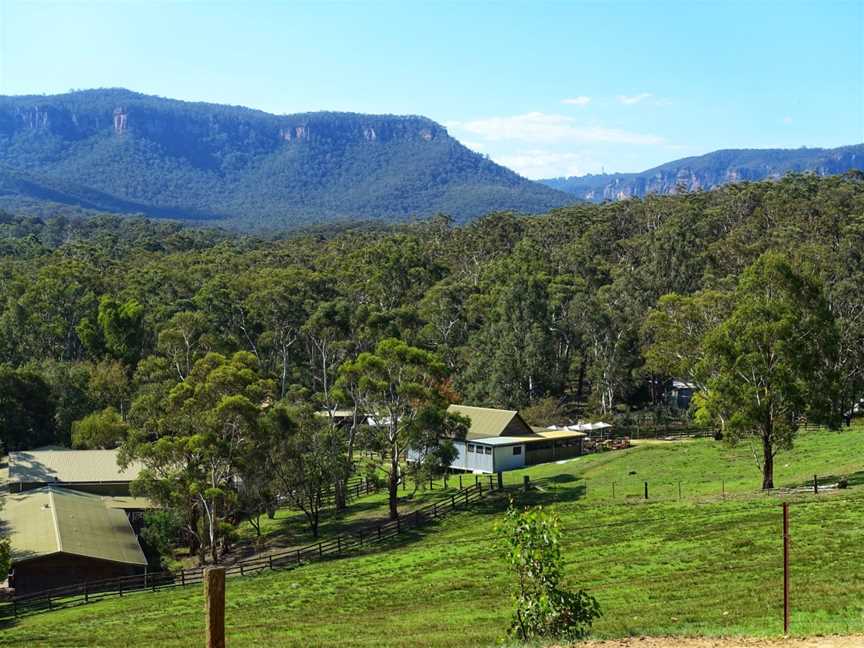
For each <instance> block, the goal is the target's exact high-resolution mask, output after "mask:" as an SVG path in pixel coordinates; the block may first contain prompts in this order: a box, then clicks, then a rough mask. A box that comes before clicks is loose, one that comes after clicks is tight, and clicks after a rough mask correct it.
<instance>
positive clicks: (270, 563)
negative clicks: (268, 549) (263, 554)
mask: <svg viewBox="0 0 864 648" xmlns="http://www.w3.org/2000/svg"><path fill="white" fill-rule="evenodd" d="M267 566H268V567H269V568H270V571H273V554H270V555H269V556H267Z"/></svg>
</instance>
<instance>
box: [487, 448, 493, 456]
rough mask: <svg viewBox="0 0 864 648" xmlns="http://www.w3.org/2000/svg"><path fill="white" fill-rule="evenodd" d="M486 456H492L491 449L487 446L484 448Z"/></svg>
mask: <svg viewBox="0 0 864 648" xmlns="http://www.w3.org/2000/svg"><path fill="white" fill-rule="evenodd" d="M486 454H488V455H491V454H492V448H490V447H488V446H487V447H486Z"/></svg>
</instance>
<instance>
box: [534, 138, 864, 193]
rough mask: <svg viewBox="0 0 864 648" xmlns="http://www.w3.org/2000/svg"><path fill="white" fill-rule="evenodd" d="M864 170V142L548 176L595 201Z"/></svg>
mask: <svg viewBox="0 0 864 648" xmlns="http://www.w3.org/2000/svg"><path fill="white" fill-rule="evenodd" d="M851 169H864V144H859V145H855V146H844V147H841V148H837V149H789V150H784V149H765V150H756V149H753V150H727V151H716V152H714V153H709V154H708V155H704V156H701V157H697V158H687V159H684V160H678V161H675V162H669V163H667V164H664V165H662V166H659V167H656V168H654V169H649V170H648V171H644V172H642V173H615V174H602V175H587V176H580V177H572V178H555V179H550V180H542V181H541V182H543V183H544V184H546V185H547V186H550V187H554V188H556V189H559V190H562V191H567V192H568V193H571V194H573V195H574V196H576V197H577V198H581V199H583V200H589V201H592V202H602V201H606V200H623V199H626V198H634V197H635V198H641V197H643V196H647V195H651V194H674V193H678V192H681V191H707V190H710V189H714V188H716V187H719V186H722V185H725V184H729V183H733V182H752V181H758V180H770V179H777V178H781V177H783V176H784V175H786V174H787V173H804V172H809V173H816V174H819V175H835V174H838V173H845V172H846V171H849V170H851Z"/></svg>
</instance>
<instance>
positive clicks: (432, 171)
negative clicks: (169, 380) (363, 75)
mask: <svg viewBox="0 0 864 648" xmlns="http://www.w3.org/2000/svg"><path fill="white" fill-rule="evenodd" d="M572 200H573V199H572V198H571V197H570V196H568V195H567V194H564V193H562V192H559V191H556V190H554V189H551V188H549V187H546V186H544V185H542V184H539V183H535V182H531V181H530V180H526V179H525V178H523V177H521V176H519V175H517V174H516V173H514V172H513V171H510V170H509V169H506V168H504V167H502V166H500V165H497V164H495V163H494V162H492V161H490V160H488V159H487V158H486V157H484V156H483V155H480V154H479V153H475V152H473V151H471V150H469V149H468V148H466V147H465V146H463V145H462V144H460V143H459V142H458V141H456V140H455V139H453V138H452V137H450V136H449V135H448V133H447V130H446V129H445V128H444V127H442V126H441V125H439V124H437V123H435V122H434V121H432V120H430V119H427V118H425V117H419V116H396V115H364V114H357V113H335V112H316V113H303V114H294V115H272V114H268V113H265V112H262V111H258V110H251V109H249V108H242V107H239V106H223V105H218V104H207V103H193V102H185V101H176V100H172V99H164V98H161V97H153V96H148V95H143V94H139V93H135V92H130V91H128V90H123V89H103V90H86V91H79V92H70V93H68V94H64V95H54V96H20V97H3V96H0V209H4V208H5V209H8V210H11V211H15V212H16V213H22V212H23V211H27V212H29V213H32V214H35V215H45V214H48V213H51V211H52V210H53V209H54V208H55V207H56V205H65V206H67V207H75V208H78V209H85V210H101V211H109V212H116V213H125V214H143V215H145V216H148V217H168V218H176V219H185V220H194V221H198V222H199V223H201V222H202V221H203V222H209V223H211V224H217V225H219V226H224V227H233V228H238V229H245V230H250V229H256V230H265V229H271V230H273V229H275V230H284V229H286V228H290V227H301V226H304V225H309V224H310V223H322V222H333V221H345V220H350V219H354V218H358V217H362V218H370V219H372V218H374V219H378V220H382V221H393V220H403V219H406V218H410V217H414V216H425V217H428V216H431V215H433V214H435V213H437V212H439V211H441V212H445V213H447V214H450V215H451V216H453V217H454V218H455V219H456V220H457V221H464V220H468V219H470V218H475V217H477V216H481V215H482V214H485V213H487V212H490V211H494V210H499V209H507V210H514V211H518V212H526V213H539V212H544V211H546V210H548V209H550V208H552V207H558V206H560V205H564V204H567V203H569V202H571V201H572Z"/></svg>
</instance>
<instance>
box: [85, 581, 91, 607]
mask: <svg viewBox="0 0 864 648" xmlns="http://www.w3.org/2000/svg"><path fill="white" fill-rule="evenodd" d="M84 602H85V603H89V602H90V591H89V588H88V587H87V581H84Z"/></svg>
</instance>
